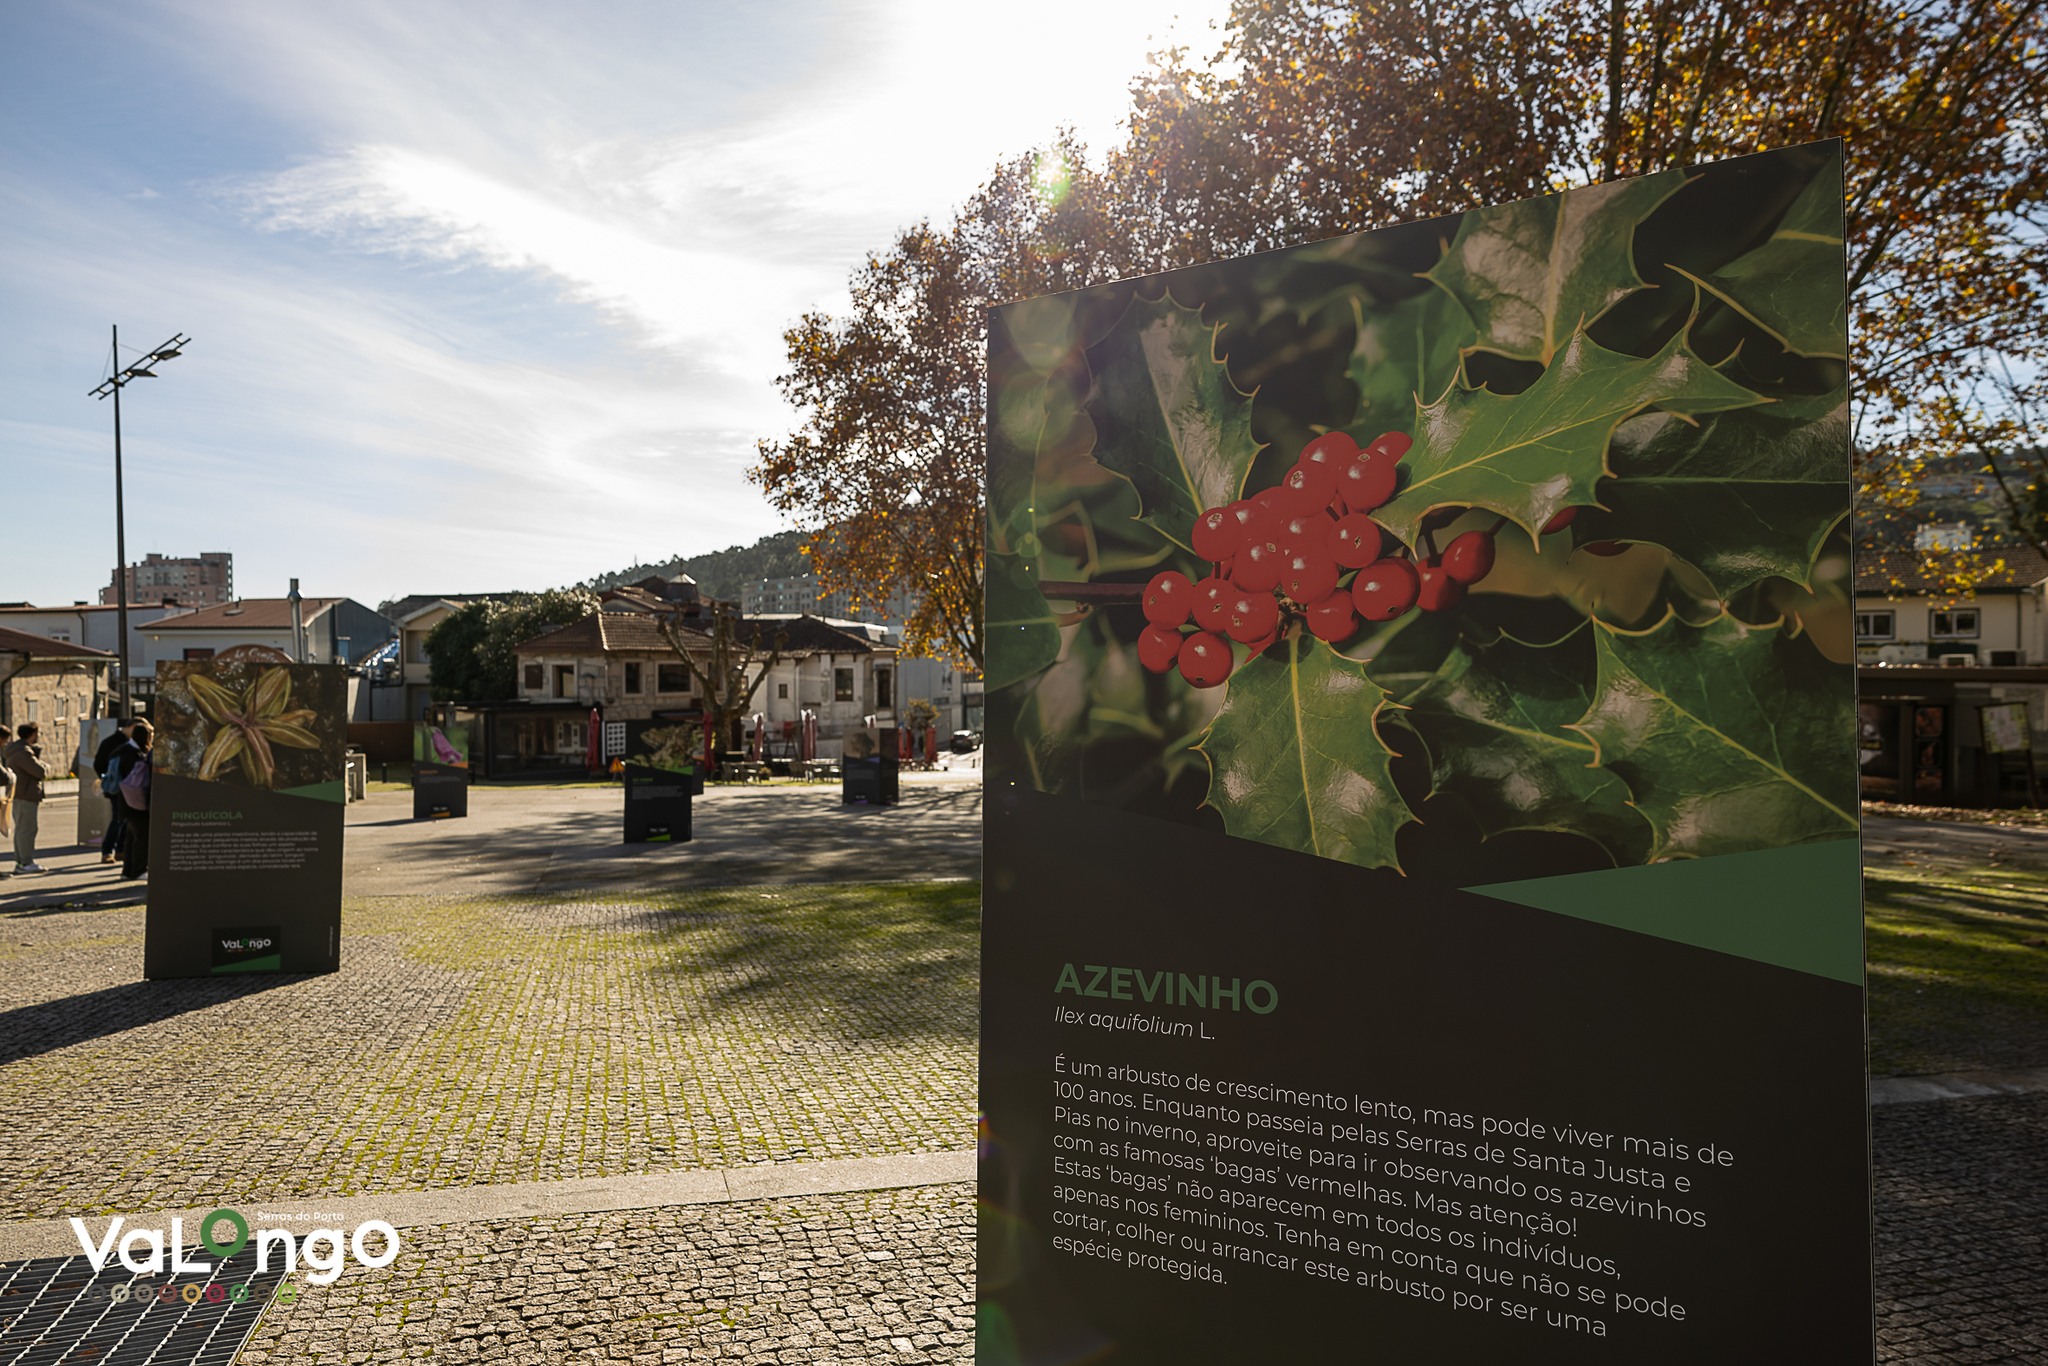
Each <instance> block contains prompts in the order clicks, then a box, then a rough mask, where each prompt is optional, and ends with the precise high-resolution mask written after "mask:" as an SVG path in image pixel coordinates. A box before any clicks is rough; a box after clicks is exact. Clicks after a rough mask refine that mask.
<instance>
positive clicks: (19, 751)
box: [0, 721, 50, 873]
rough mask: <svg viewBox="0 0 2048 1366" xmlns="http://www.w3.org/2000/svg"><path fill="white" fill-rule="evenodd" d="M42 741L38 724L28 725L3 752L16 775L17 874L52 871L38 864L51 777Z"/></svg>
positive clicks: (1, 756)
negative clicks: (40, 829)
mask: <svg viewBox="0 0 2048 1366" xmlns="http://www.w3.org/2000/svg"><path fill="white" fill-rule="evenodd" d="M41 738H42V732H41V729H40V728H39V727H38V726H37V725H36V723H35V722H33V721H29V722H25V723H24V724H23V725H22V727H21V729H20V730H18V731H16V732H15V735H14V743H13V744H11V745H9V746H8V747H7V748H6V749H5V750H0V764H5V765H6V766H7V767H8V768H9V769H11V770H13V773H14V871H15V872H17V873H47V872H49V871H50V870H49V869H47V868H45V867H43V865H42V864H40V863H37V862H36V820H37V817H39V816H40V815H41V814H42V811H43V779H45V778H47V777H49V776H50V766H49V765H48V764H46V763H44V762H43V747H42V745H41V744H40V743H38V742H39V741H40V740H41Z"/></svg>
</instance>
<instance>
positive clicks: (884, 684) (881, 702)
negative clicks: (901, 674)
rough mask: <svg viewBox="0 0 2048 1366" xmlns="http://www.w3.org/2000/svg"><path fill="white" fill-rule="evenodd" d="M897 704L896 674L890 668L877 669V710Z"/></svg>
mask: <svg viewBox="0 0 2048 1366" xmlns="http://www.w3.org/2000/svg"><path fill="white" fill-rule="evenodd" d="M895 705H896V679H895V674H894V673H893V672H892V671H891V670H888V669H877V670H875V709H876V710H877V711H880V710H882V709H883V708H886V707H893V706H895Z"/></svg>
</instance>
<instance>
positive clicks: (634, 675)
mask: <svg viewBox="0 0 2048 1366" xmlns="http://www.w3.org/2000/svg"><path fill="white" fill-rule="evenodd" d="M626 691H627V692H629V693H638V692H639V691H640V661H638V660H636V659H629V660H627V661H626Z"/></svg>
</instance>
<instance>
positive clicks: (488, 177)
mask: <svg viewBox="0 0 2048 1366" xmlns="http://www.w3.org/2000/svg"><path fill="white" fill-rule="evenodd" d="M1223 10H1224V0H1161V2H1160V3H1141V2H1140V0H1033V3H1031V4H1029V5H993V4H980V3H975V2H974V0H859V2H857V3H849V2H844V0H842V2H840V3H828V2H827V0H758V2H757V3H749V4H746V5H732V4H730V3H699V2H698V0H668V2H667V3H660V4H656V3H646V2H644V0H614V2H613V3H609V4H606V5H564V4H559V3H554V4H543V3H523V2H521V0H494V2H493V3H488V4H486V3H483V0H472V2H470V3H422V2H421V0H405V2H402V3H387V0H348V3H346V4H333V3H322V4H312V3H301V2H300V0H191V2H189V3H187V2H184V0H176V2H171V0H125V2H122V3H115V2H114V0H106V2H104V3H103V2H101V0H90V2H78V0H69V2H67V0H53V3H49V4H41V5H10V6H7V7H6V8H5V10H4V12H0V204H4V205H5V209H4V211H0V262H4V268H0V318H4V319H5V320H6V321H5V325H4V326H0V507H4V508H5V509H6V511H7V523H8V527H9V530H8V533H7V534H6V535H5V536H0V601H20V600H27V601H30V602H35V603H38V604H68V603H70V602H72V601H74V600H77V599H89V600H94V601H96V600H97V598H98V592H99V590H100V589H101V588H102V587H104V586H106V585H107V584H108V582H109V581H110V577H111V573H112V569H113V565H114V563H115V551H114V544H115V542H114V489H113V484H114V477H113V465H114V451H113V446H114V440H113V417H114V415H113V412H112V404H111V402H110V401H100V400H95V399H93V398H90V397H88V391H89V390H91V389H92V388H94V387H95V386H96V385H97V384H98V383H99V382H100V381H101V380H102V379H103V378H105V377H106V376H107V375H108V374H109V373H111V367H110V364H109V358H110V355H111V354H112V353H111V340H112V339H111V335H110V329H111V328H113V327H118V328H119V329H120V342H121V346H122V348H123V349H122V353H121V364H122V365H128V364H132V363H133V362H134V361H136V360H137V359H139V358H140V356H141V355H142V354H144V353H146V352H148V351H149V350H151V349H154V348H155V347H156V346H157V345H158V344H159V343H162V342H164V341H165V340H167V339H169V338H170V337H172V336H173V335H175V334H179V333H183V334H186V335H189V336H190V337H191V338H192V342H191V344H190V346H189V348H188V349H187V350H186V351H185V353H184V354H183V355H182V356H180V357H178V358H177V359H175V360H171V361H168V362H165V363H163V364H161V365H159V366H158V367H157V372H158V373H157V377H156V378H155V379H144V380H138V381H135V382H133V383H131V384H130V385H129V386H128V387H127V388H126V389H125V390H124V391H123V394H122V400H121V409H122V411H121V425H122V451H123V455H122V465H123V477H124V482H125V502H126V526H127V548H128V558H129V559H130V560H131V561H134V560H138V559H140V558H141V557H142V556H143V555H144V554H146V553H148V552H150V551H156V552H160V553H162V554H164V555H171V556H175V555H194V554H198V553H199V552H201V551H212V550H226V551H230V552H232V553H233V555H234V557H235V566H234V567H235V585H236V589H237V591H238V592H239V593H241V594H242V595H244V596H248V597H269V596H281V595H282V594H284V593H285V592H286V591H287V587H288V582H289V580H290V579H292V578H297V579H299V580H300V583H301V586H302V589H303V591H305V592H306V593H307V594H309V595H313V596H346V597H352V598H355V599H357V600H358V601H361V602H364V603H368V604H372V605H374V604H375V603H377V602H379V601H381V600H386V599H391V598H397V597H400V596H403V595H405V594H409V593H453V592H477V591H490V590H506V589H530V590H537V589H541V588H546V587H552V586H556V585H561V584H567V583H573V582H576V581H578V580H582V579H586V578H589V577H591V576H593V575H595V574H599V573H602V572H606V571H608V570H612V569H617V568H622V567H624V566H627V565H630V564H634V563H636V562H641V561H656V560H661V559H666V558H668V557H670V556H673V555H677V554H683V555H687V554H691V553H702V552H706V551H711V550H716V549H720V548H722V547H725V546H727V545H733V544H742V543H745V542H748V541H752V540H754V539H756V538H757V537H760V536H763V535H767V534H769V533H771V532H775V531H779V530H783V529H784V527H785V525H786V524H785V523H784V522H783V521H781V520H780V518H779V517H778V515H777V514H775V513H774V512H773V511H772V510H770V509H769V508H768V506H767V505H766V504H765V502H763V500H762V499H761V496H760V494H759V493H758V491H757V490H755V489H754V487H753V486H752V485H750V484H749V483H747V481H746V478H745V471H746V469H747V467H748V465H749V464H750V463H751V461H752V458H753V451H754V443H755V442H756V441H757V440H758V439H761V438H764V437H768V438H773V437H779V436H782V435H784V434H786V433H787V432H789V431H791V430H793V428H794V426H795V424H796V415H795V414H794V413H793V412H792V411H791V410H790V409H788V408H787V407H786V406H785V405H784V404H783V402H782V400H781V398H780V396H779V394H778V393H777V391H776V389H775V386H774V377H775V375H776V374H777V373H778V372H779V371H780V369H781V365H780V361H781V358H782V352H781V334H782V332H783V329H785V328H786V327H788V326H789V325H790V324H791V323H792V322H794V321H795V320H796V318H797V317H798V316H799V315H800V314H801V313H803V312H804V311H806V310H809V309H824V310H826V311H828V312H831V311H836V310H838V309H839V308H841V307H842V306H843V303H844V300H845V289H846V281H847V278H848V276H849V275H850V273H851V272H852V271H853V270H854V269H856V268H857V267H858V266H859V264H860V262H861V261H862V259H863V258H864V257H865V255H866V254H867V253H868V252H870V251H875V250H880V249H883V248H886V247H887V245H888V244H889V242H890V241H891V240H892V238H893V236H894V234H895V233H896V232H897V231H898V230H899V229H901V228H903V227H906V226H908V225H910V224H912V223H914V222H916V221H917V220H918V219H920V218H923V217H934V218H938V217H943V216H944V215H945V214H946V213H947V212H948V211H949V210H950V209H951V208H952V207H953V206H955V205H957V204H958V203H960V202H961V201H962V200H964V199H965V198H966V197H967V196H968V195H969V194H971V193H972V192H973V190H974V188H975V187H976V186H977V185H978V184H979V183H980V182H981V180H982V179H983V178H984V177H985V176H986V174H987V173H988V171H989V170H990V169H991V168H992V167H993V166H994V164H995V163H996V162H997V161H998V160H999V159H1002V158H1005V157H1008V156H1014V155H1017V154H1019V153H1021V152H1024V151H1026V150H1028V149H1030V148H1032V147H1034V146H1037V145H1039V144H1041V143H1043V142H1044V141H1045V140H1046V139H1047V138H1048V137H1050V136H1051V134H1052V133H1053V132H1054V130H1055V129H1056V128H1057V127H1059V126H1060V125H1062V124H1066V125H1071V126H1073V127H1075V128H1077V129H1078V130H1079V131H1080V132H1081V134H1082V136H1083V137H1084V138H1085V139H1086V140H1087V141H1088V143H1089V144H1090V145H1091V146H1095V147H1103V146H1106V145H1108V144H1109V143H1111V142H1112V141H1114V140H1115V138H1116V135H1117V126H1118V121H1119V119H1120V118H1121V117H1122V116H1123V114H1124V112H1125V110H1126V107H1127V104H1128V95H1127V88H1128V84H1129V81H1130V79H1131V78H1132V77H1133V76H1134V75H1135V74H1137V73H1138V72H1139V71H1140V70H1141V69H1142V68H1143V66H1144V64H1145V60H1146V57H1147V54H1148V53H1150V52H1152V51H1155V50H1158V49H1159V48H1161V47H1163V46H1166V45H1168V44H1169V43H1186V44H1187V45H1188V46H1190V47H1191V48H1193V49H1194V50H1195V51H1197V52H1207V51H1211V50H1213V48H1214V46H1215V38H1216V34H1215V31H1214V29H1213V25H1214V24H1215V23H1216V22H1218V21H1219V20H1220V18H1221V15H1222V13H1223Z"/></svg>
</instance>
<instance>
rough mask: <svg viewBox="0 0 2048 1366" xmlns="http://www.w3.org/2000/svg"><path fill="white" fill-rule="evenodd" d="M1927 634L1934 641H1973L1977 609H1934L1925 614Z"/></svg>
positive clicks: (1975, 634)
mask: <svg viewBox="0 0 2048 1366" xmlns="http://www.w3.org/2000/svg"><path fill="white" fill-rule="evenodd" d="M1927 634H1928V635H1930V636H1932V637H1933V638H1934V639H1936V640H1975V639H1976V638H1977V609H1976V608H1974V607H1947V608H1936V609H1934V610H1932V611H1930V612H1928V614H1927Z"/></svg>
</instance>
